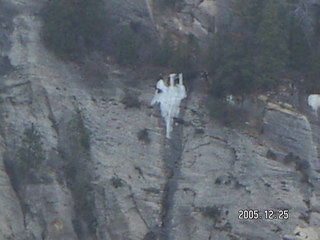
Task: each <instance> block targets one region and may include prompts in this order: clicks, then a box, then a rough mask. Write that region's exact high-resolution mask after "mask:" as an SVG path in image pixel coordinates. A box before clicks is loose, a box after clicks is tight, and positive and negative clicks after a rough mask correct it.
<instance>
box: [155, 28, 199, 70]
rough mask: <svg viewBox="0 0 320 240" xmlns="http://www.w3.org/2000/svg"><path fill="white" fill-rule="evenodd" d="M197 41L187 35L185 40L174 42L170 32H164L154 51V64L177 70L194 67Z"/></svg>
mask: <svg viewBox="0 0 320 240" xmlns="http://www.w3.org/2000/svg"><path fill="white" fill-rule="evenodd" d="M199 51H200V50H199V46H198V42H197V40H196V39H195V38H194V37H189V38H188V40H187V41H186V42H182V41H178V42H175V41H174V40H173V38H172V36H171V35H170V34H166V35H165V37H164V38H163V40H162V42H161V43H160V46H159V48H158V49H157V50H156V52H155V57H154V64H155V65H157V66H160V67H166V68H172V69H174V70H175V71H177V72H183V71H192V70H193V69H195V66H196V63H197V57H198V54H199Z"/></svg>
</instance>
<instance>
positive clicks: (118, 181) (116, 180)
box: [111, 177, 123, 188]
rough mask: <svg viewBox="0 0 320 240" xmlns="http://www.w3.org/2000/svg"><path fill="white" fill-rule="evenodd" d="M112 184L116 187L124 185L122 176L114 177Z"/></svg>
mask: <svg viewBox="0 0 320 240" xmlns="http://www.w3.org/2000/svg"><path fill="white" fill-rule="evenodd" d="M111 184H112V186H113V187H114V188H119V187H123V181H122V179H121V178H118V177H112V178H111Z"/></svg>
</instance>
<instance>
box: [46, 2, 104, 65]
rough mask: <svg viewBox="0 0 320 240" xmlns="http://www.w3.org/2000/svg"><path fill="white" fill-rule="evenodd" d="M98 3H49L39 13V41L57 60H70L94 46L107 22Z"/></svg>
mask: <svg viewBox="0 0 320 240" xmlns="http://www.w3.org/2000/svg"><path fill="white" fill-rule="evenodd" d="M104 8H105V5H104V2H103V1H102V0H77V1H73V0H52V1H49V2H48V3H47V6H46V8H45V10H44V13H43V27H42V38H43V40H44V44H45V46H46V47H47V48H48V49H50V50H51V51H53V52H54V53H55V54H56V55H57V56H58V57H61V58H64V59H70V57H71V55H77V54H78V53H79V52H83V50H90V49H94V48H96V47H97V45H98V43H99V42H101V39H102V36H103V33H104V31H105V28H106V25H107V21H106V17H105V11H104Z"/></svg>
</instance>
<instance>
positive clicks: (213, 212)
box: [200, 206, 222, 222]
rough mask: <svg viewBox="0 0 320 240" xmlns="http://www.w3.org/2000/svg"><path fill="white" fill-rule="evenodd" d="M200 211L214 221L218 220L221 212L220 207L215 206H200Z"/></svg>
mask: <svg viewBox="0 0 320 240" xmlns="http://www.w3.org/2000/svg"><path fill="white" fill-rule="evenodd" d="M200 212H201V213H202V215H203V216H204V217H207V218H210V219H211V220H213V221H214V222H217V221H219V219H220V217H221V214H222V210H221V208H220V207H217V206H208V207H202V208H200Z"/></svg>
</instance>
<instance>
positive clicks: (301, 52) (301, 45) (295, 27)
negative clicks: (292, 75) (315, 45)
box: [288, 17, 310, 70]
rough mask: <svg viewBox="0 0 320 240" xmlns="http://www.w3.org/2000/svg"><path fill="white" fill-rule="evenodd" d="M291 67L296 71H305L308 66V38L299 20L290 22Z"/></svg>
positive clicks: (293, 19)
mask: <svg viewBox="0 0 320 240" xmlns="http://www.w3.org/2000/svg"><path fill="white" fill-rule="evenodd" d="M288 25H289V43H288V44H289V52H290V55H289V67H291V68H292V69H294V70H305V68H306V66H307V64H308V58H309V56H310V54H309V45H308V41H307V37H306V35H305V33H304V32H303V30H302V27H301V26H300V25H299V22H298V21H297V19H295V18H294V17H292V18H291V19H290V21H289V24H288Z"/></svg>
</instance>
